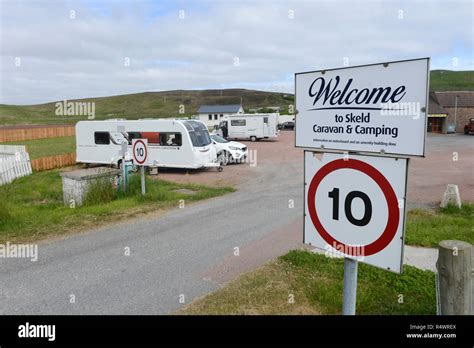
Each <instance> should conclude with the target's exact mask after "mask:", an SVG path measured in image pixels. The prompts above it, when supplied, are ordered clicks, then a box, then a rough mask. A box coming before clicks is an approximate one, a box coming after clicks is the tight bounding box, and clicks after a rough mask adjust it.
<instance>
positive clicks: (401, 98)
mask: <svg viewBox="0 0 474 348" xmlns="http://www.w3.org/2000/svg"><path fill="white" fill-rule="evenodd" d="M428 86H429V58H422V59H413V60H407V61H399V62H389V63H381V64H372V65H365V66H356V67H349V68H342V69H330V70H320V71H313V72H305V73H299V74H295V104H296V128H295V146H296V147H300V148H304V149H305V155H304V163H305V200H304V202H305V207H304V243H306V244H310V245H312V246H314V247H316V248H318V249H321V250H324V251H325V254H326V256H330V257H343V258H344V289H343V306H342V314H344V315H354V314H355V312H356V294H357V270H358V264H359V262H362V263H367V264H369V265H373V266H375V267H380V268H383V269H385V270H388V271H391V272H395V273H401V272H402V267H403V247H404V233H405V206H406V181H407V174H408V157H410V156H419V157H424V155H425V134H426V115H427V105H428ZM321 152H322V153H321Z"/></svg>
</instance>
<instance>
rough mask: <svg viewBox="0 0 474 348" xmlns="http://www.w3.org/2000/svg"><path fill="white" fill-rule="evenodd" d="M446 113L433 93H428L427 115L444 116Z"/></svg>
mask: <svg viewBox="0 0 474 348" xmlns="http://www.w3.org/2000/svg"><path fill="white" fill-rule="evenodd" d="M446 114H447V112H446V110H444V108H443V107H442V106H441V105H439V101H438V98H437V96H436V93H435V92H430V97H429V103H428V115H446Z"/></svg>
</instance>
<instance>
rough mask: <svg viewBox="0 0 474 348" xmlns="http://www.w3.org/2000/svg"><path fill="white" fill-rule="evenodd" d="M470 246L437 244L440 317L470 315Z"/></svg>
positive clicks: (463, 244)
mask: <svg viewBox="0 0 474 348" xmlns="http://www.w3.org/2000/svg"><path fill="white" fill-rule="evenodd" d="M471 253H472V245H471V244H469V243H466V242H462V241H459V240H443V241H441V242H440V243H439V254H438V261H437V262H436V268H437V269H438V279H439V302H440V314H441V315H466V314H471V313H472V288H471V286H472V258H471Z"/></svg>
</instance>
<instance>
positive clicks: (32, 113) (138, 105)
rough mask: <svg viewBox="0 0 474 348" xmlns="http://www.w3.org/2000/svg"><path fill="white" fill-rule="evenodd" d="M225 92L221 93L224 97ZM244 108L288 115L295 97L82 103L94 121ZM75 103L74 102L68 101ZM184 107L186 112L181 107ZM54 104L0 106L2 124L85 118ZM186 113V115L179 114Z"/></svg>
mask: <svg viewBox="0 0 474 348" xmlns="http://www.w3.org/2000/svg"><path fill="white" fill-rule="evenodd" d="M221 92H222V93H221ZM241 98H242V104H243V106H244V108H245V109H246V111H248V109H251V108H254V107H263V106H280V107H281V108H282V113H286V112H287V109H288V106H289V105H290V104H293V100H294V98H293V95H292V94H284V93H276V92H263V91H255V90H247V89H225V90H191V91H184V90H177V91H164V92H145V93H137V94H126V95H118V96H112V97H102V98H86V99H80V100H78V101H80V102H95V119H98V120H101V119H107V118H127V119H137V118H146V117H154V118H158V117H185V116H190V115H194V114H195V113H196V111H197V109H198V108H199V106H200V105H202V104H210V105H212V104H240V101H241ZM68 101H71V102H74V100H68ZM181 105H182V106H184V108H182V107H181ZM55 110H56V107H55V103H47V104H38V105H22V106H20V105H4V104H0V124H1V125H7V124H63V123H76V122H77V121H80V120H84V119H85V118H86V117H85V116H57V115H56V114H55ZM180 110H183V111H184V113H180Z"/></svg>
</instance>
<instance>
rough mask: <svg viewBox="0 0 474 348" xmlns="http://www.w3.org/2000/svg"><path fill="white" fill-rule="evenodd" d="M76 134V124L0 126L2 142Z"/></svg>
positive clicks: (0, 140)
mask: <svg viewBox="0 0 474 348" xmlns="http://www.w3.org/2000/svg"><path fill="white" fill-rule="evenodd" d="M75 134H76V128H75V126H74V125H58V126H4V127H0V142H7V141H21V140H32V139H44V138H57V137H67V136H73V135H75Z"/></svg>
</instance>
